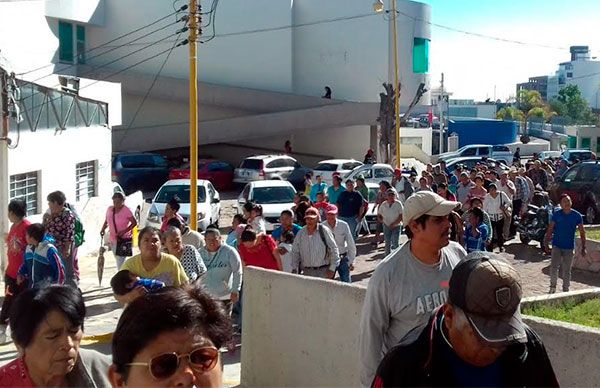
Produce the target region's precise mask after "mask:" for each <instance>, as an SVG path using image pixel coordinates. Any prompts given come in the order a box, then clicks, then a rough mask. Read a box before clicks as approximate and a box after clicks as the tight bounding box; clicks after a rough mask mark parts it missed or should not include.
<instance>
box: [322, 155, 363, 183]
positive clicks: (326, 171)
mask: <svg viewBox="0 0 600 388" xmlns="http://www.w3.org/2000/svg"><path fill="white" fill-rule="evenodd" d="M362 165H363V164H362V163H361V162H359V161H358V160H354V159H328V160H322V161H320V162H319V163H318V164H317V166H316V167H315V168H314V175H315V176H316V175H321V178H322V179H323V182H325V183H327V184H328V185H331V184H332V183H333V174H334V173H336V172H337V173H338V174H340V176H341V177H343V176H344V175H346V174H348V173H349V172H350V171H352V170H354V169H355V168H356V167H360V166H362Z"/></svg>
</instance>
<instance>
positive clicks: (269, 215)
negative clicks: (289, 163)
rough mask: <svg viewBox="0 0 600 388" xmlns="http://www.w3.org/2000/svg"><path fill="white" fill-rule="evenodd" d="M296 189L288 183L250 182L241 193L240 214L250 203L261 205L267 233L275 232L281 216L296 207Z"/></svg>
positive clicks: (278, 181) (239, 201) (270, 181)
mask: <svg viewBox="0 0 600 388" xmlns="http://www.w3.org/2000/svg"><path fill="white" fill-rule="evenodd" d="M295 194H296V189H294V186H292V184H291V183H290V182H288V181H280V180H268V181H256V182H250V183H248V184H247V185H246V186H245V187H244V190H242V192H241V193H240V195H239V197H238V200H237V210H238V213H242V207H243V206H244V204H245V203H246V202H248V201H251V202H254V203H256V204H258V205H261V206H262V208H263V218H264V219H265V223H266V228H267V231H269V232H270V231H273V229H275V228H276V227H277V226H279V216H280V215H281V212H282V211H284V210H291V209H292V207H293V206H294V195H295Z"/></svg>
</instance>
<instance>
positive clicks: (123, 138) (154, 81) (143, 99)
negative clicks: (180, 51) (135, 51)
mask: <svg viewBox="0 0 600 388" xmlns="http://www.w3.org/2000/svg"><path fill="white" fill-rule="evenodd" d="M183 32H184V31H183V30H182V31H180V32H179V34H178V35H177V38H175V40H178V39H179V37H180V36H181V34H182V33H183ZM175 47H176V45H175V44H174V45H173V46H172V47H171V49H170V50H169V53H168V54H167V56H166V58H165V60H164V61H163V63H162V65H160V68H159V69H158V71H157V72H156V74H155V75H154V79H153V80H152V83H151V84H150V87H149V88H148V90H147V91H146V94H145V95H144V98H142V101H141V102H140V104H139V105H138V107H137V109H136V110H135V113H134V114H133V117H132V119H131V121H130V122H129V125H128V126H127V130H128V129H130V128H131V126H132V125H133V123H134V122H135V119H136V118H137V116H138V113H140V111H141V110H142V107H143V106H144V103H145V102H146V100H147V99H148V97H149V96H150V93H151V92H152V88H153V87H154V85H155V84H156V81H157V80H158V77H160V74H161V73H162V71H163V69H164V67H165V65H166V64H167V61H168V60H169V57H170V56H171V53H172V52H173V50H174V49H175ZM127 130H126V132H125V134H124V135H123V136H122V137H121V140H119V147H120V146H121V144H122V143H123V140H125V137H127V134H128V132H127Z"/></svg>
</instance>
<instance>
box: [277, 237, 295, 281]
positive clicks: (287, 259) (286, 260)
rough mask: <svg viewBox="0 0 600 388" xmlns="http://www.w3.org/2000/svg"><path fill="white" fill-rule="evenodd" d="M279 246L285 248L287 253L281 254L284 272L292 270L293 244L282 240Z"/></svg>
mask: <svg viewBox="0 0 600 388" xmlns="http://www.w3.org/2000/svg"><path fill="white" fill-rule="evenodd" d="M278 247H279V248H284V249H285V250H286V251H287V253H284V254H283V255H281V265H282V266H283V272H288V273H291V272H292V244H288V243H284V242H281V243H279V245H278Z"/></svg>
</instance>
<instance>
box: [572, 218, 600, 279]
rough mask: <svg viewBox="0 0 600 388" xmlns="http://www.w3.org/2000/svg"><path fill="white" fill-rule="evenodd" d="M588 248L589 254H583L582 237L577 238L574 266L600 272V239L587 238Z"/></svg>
mask: <svg viewBox="0 0 600 388" xmlns="http://www.w3.org/2000/svg"><path fill="white" fill-rule="evenodd" d="M594 229H597V228H594ZM586 230H587V228H586ZM586 249H587V255H585V256H582V255H581V239H580V238H579V237H578V238H577V239H576V240H575V256H574V257H573V267H574V268H577V269H583V270H586V271H590V272H600V241H596V240H587V241H586Z"/></svg>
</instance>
